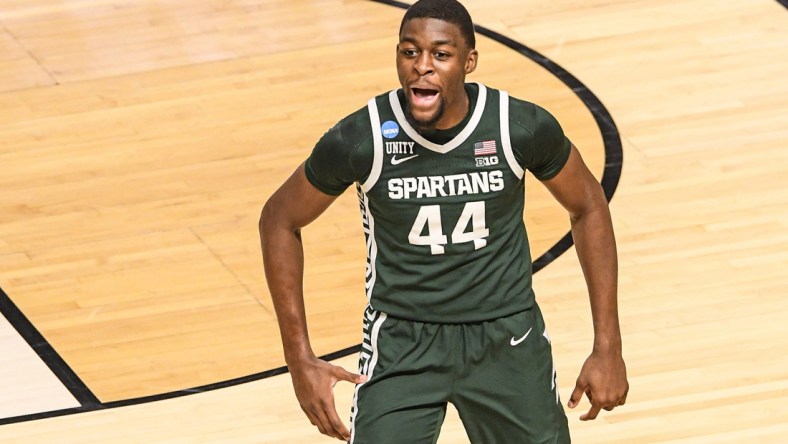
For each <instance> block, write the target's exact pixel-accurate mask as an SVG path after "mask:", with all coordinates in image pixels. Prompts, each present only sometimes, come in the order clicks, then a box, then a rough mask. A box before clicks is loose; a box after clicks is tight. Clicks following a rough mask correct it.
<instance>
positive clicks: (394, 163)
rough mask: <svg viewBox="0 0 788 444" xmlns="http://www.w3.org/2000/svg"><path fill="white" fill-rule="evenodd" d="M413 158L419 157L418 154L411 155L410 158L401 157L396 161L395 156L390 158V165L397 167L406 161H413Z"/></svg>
mask: <svg viewBox="0 0 788 444" xmlns="http://www.w3.org/2000/svg"><path fill="white" fill-rule="evenodd" d="M414 157H419V155H418V154H414V155H412V156H410V157H403V158H401V159H397V156H394V157H392V158H391V164H392V165H399V164H401V163H402V162H406V161H408V160H410V159H413V158H414Z"/></svg>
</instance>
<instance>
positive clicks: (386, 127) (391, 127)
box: [380, 120, 399, 139]
mask: <svg viewBox="0 0 788 444" xmlns="http://www.w3.org/2000/svg"><path fill="white" fill-rule="evenodd" d="M380 131H381V132H382V133H383V137H385V138H386V139H393V138H395V137H397V136H398V135H399V125H397V122H395V121H393V120H387V121H385V122H383V125H381V126H380Z"/></svg>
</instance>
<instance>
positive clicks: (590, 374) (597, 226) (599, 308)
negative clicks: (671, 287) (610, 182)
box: [543, 146, 629, 421]
mask: <svg viewBox="0 0 788 444" xmlns="http://www.w3.org/2000/svg"><path fill="white" fill-rule="evenodd" d="M543 183H544V184H545V186H546V187H547V188H548V189H549V190H550V192H551V193H552V194H553V196H555V198H556V199H557V200H558V201H559V202H560V203H561V204H562V205H563V206H564V207H565V208H566V209H567V211H568V212H569V216H570V220H571V224H572V237H573V238H574V243H575V247H576V249H577V256H578V258H579V259H580V265H581V267H582V269H583V274H584V276H585V279H586V285H587V286H588V293H589V298H590V301H591V313H592V318H593V323H594V347H593V351H592V353H591V355H590V356H589V357H588V359H587V360H586V362H585V364H584V365H583V368H582V370H581V371H580V375H579V376H578V378H577V383H576V385H575V389H574V391H573V392H572V395H571V397H570V399H569V407H570V408H574V407H575V406H577V404H578V402H579V401H580V398H581V397H582V395H583V393H586V395H587V396H588V398H589V401H590V402H591V408H590V409H589V411H588V412H587V413H585V414H583V415H582V416H581V417H580V419H581V420H584V421H585V420H591V419H595V418H596V417H597V415H598V414H599V411H600V410H601V409H605V410H612V409H613V408H615V407H617V406H619V405H623V404H624V402H625V401H626V397H627V392H628V391H629V383H628V382H627V376H626V366H625V364H624V359H623V357H622V345H621V331H620V327H619V322H618V302H617V299H618V296H617V291H618V289H617V282H618V261H617V255H616V242H615V238H614V235H613V224H612V222H611V218H610V210H609V208H608V205H607V200H606V199H605V196H604V193H603V191H602V187H601V186H600V185H599V183H598V182H597V180H596V179H595V178H594V176H593V175H592V174H591V172H590V171H589V170H588V168H587V167H586V165H585V163H584V162H583V160H582V158H581V157H580V153H579V152H578V151H577V149H576V148H575V147H574V146H573V147H572V150H571V153H570V155H569V160H568V161H567V163H566V165H565V166H564V167H563V169H562V170H561V172H559V173H558V175H556V176H555V177H554V178H552V179H550V180H546V181H544V182H543Z"/></svg>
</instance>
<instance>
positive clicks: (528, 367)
mask: <svg viewBox="0 0 788 444" xmlns="http://www.w3.org/2000/svg"><path fill="white" fill-rule="evenodd" d="M363 331H364V341H363V343H362V350H361V353H360V355H359V372H360V373H362V374H364V375H367V376H368V377H369V379H368V380H367V382H365V383H363V384H358V385H357V386H356V390H355V394H354V397H353V406H352V408H351V419H350V421H351V438H350V441H349V442H350V443H351V444H404V443H407V444H422V443H429V444H433V443H435V442H436V441H437V439H438V435H439V433H440V428H441V424H442V423H443V419H444V417H445V414H446V405H447V403H449V402H451V403H452V404H453V405H454V406H455V407H456V408H457V411H458V412H459V414H460V419H461V420H462V423H463V425H464V426H465V430H466V432H467V433H468V437H469V438H470V440H471V442H472V443H474V444H530V443H534V444H535V443H551V444H552V443H561V444H563V443H569V442H570V438H569V428H568V426H567V419H566V414H565V413H564V409H563V407H562V406H561V402H560V399H559V396H558V390H557V388H556V383H555V367H554V366H553V358H552V353H551V347H550V339H549V337H548V335H547V332H546V330H545V325H544V319H542V313H541V312H540V310H539V307H538V306H536V305H534V306H533V308H531V309H530V310H527V311H524V312H520V313H516V314H514V315H511V316H508V317H505V318H500V319H496V320H492V321H488V322H480V323H473V324H432V323H424V322H415V321H409V320H404V319H397V318H393V317H390V316H387V315H386V314H385V313H381V312H379V311H376V310H374V309H372V308H371V307H367V310H366V312H365V314H364V329H363Z"/></svg>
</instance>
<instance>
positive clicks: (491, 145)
mask: <svg viewBox="0 0 788 444" xmlns="http://www.w3.org/2000/svg"><path fill="white" fill-rule="evenodd" d="M490 154H495V141H494V140H485V141H483V142H476V143H474V144H473V155H474V156H489V155H490Z"/></svg>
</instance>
